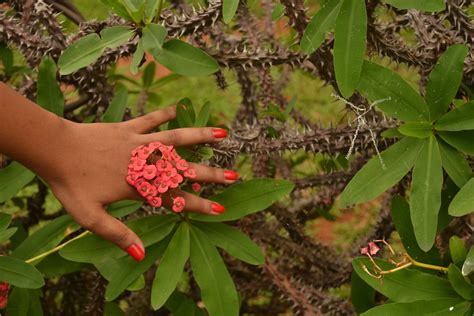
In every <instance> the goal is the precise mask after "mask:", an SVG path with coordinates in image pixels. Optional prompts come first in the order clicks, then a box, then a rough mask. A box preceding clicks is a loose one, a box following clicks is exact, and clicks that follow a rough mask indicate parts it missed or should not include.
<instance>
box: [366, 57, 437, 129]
mask: <svg viewBox="0 0 474 316" xmlns="http://www.w3.org/2000/svg"><path fill="white" fill-rule="evenodd" d="M357 90H359V91H360V92H361V93H362V95H364V96H365V97H366V98H367V99H369V100H370V101H371V102H376V101H380V103H378V104H377V107H378V108H379V109H380V110H382V111H383V112H384V113H385V114H387V115H388V116H391V117H394V118H398V119H400V120H402V121H427V120H429V112H428V106H427V105H426V103H425V100H423V98H422V97H421V96H420V95H419V94H418V92H416V91H415V90H413V88H412V87H411V86H410V85H409V84H408V83H407V82H406V81H405V80H403V79H402V77H400V75H399V74H397V73H396V72H394V71H392V70H390V69H388V68H385V67H383V66H380V65H377V64H374V63H372V62H370V61H365V62H364V66H363V68H362V74H361V77H360V82H359V85H358V87H357ZM382 100H384V101H383V102H382Z"/></svg>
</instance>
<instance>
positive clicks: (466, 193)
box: [448, 178, 474, 217]
mask: <svg viewBox="0 0 474 316" xmlns="http://www.w3.org/2000/svg"><path fill="white" fill-rule="evenodd" d="M472 212H474V178H472V179H471V180H469V181H468V182H467V183H466V184H465V185H464V186H463V187H462V188H461V190H459V192H458V194H456V196H455V197H454V199H453V201H452V202H451V204H450V205H449V209H448V213H449V215H451V216H456V217H459V216H464V215H467V214H471V213H472Z"/></svg>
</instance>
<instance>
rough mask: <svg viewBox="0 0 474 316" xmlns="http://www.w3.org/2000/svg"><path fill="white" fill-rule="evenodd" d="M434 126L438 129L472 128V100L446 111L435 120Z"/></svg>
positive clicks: (473, 115) (473, 120)
mask: <svg viewBox="0 0 474 316" xmlns="http://www.w3.org/2000/svg"><path fill="white" fill-rule="evenodd" d="M435 128H436V129H437V130H439V131H463V130H473V129H474V101H472V102H469V103H466V104H464V105H462V106H460V107H457V108H455V109H454V110H452V111H450V112H448V113H447V114H446V115H444V116H443V117H441V118H440V119H439V120H438V122H436V124H435Z"/></svg>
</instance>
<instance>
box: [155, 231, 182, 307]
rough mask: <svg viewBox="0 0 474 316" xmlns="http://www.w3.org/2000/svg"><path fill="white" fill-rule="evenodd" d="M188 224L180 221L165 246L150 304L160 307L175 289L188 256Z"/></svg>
mask: <svg viewBox="0 0 474 316" xmlns="http://www.w3.org/2000/svg"><path fill="white" fill-rule="evenodd" d="M189 244H190V240H189V225H188V223H186V222H182V223H181V224H180V225H179V227H178V229H177V230H176V232H175V234H174V235H173V238H172V239H171V241H170V243H169V245H168V248H166V251H165V253H164V254H163V257H162V258H161V260H160V264H159V265H158V269H157V270H156V274H155V279H154V280H153V287H152V289H151V306H152V307H153V309H154V310H157V309H159V308H161V307H162V306H163V305H164V304H165V303H166V301H167V300H168V298H169V297H170V295H171V294H172V293H173V291H174V290H175V289H176V285H177V284H178V282H179V280H180V279H181V276H182V274H183V269H184V265H185V264H186V262H187V261H188V258H189Z"/></svg>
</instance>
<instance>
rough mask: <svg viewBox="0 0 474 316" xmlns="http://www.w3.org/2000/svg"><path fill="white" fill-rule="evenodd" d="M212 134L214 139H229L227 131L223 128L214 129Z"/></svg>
mask: <svg viewBox="0 0 474 316" xmlns="http://www.w3.org/2000/svg"><path fill="white" fill-rule="evenodd" d="M212 134H213V135H214V138H225V137H227V130H225V129H223V128H214V129H213V130H212Z"/></svg>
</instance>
